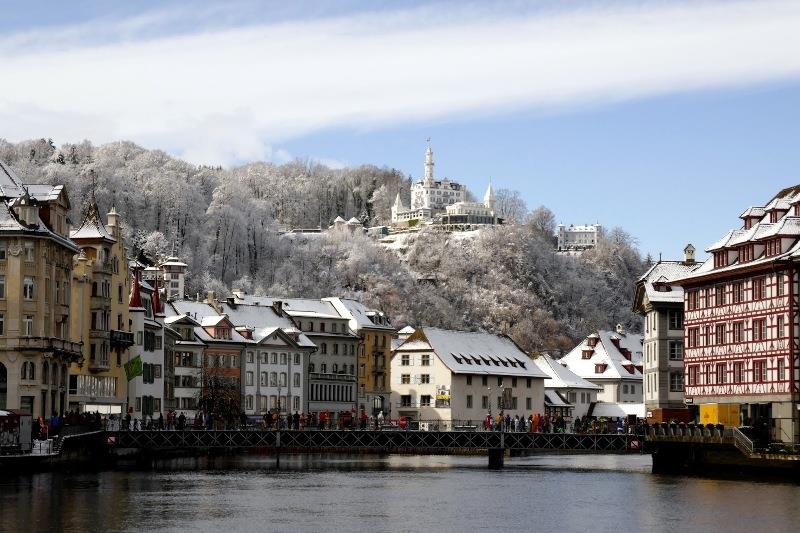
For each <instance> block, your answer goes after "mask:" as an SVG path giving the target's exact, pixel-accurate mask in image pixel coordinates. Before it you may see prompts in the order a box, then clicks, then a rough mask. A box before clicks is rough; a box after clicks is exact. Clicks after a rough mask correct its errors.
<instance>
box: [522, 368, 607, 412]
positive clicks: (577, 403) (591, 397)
mask: <svg viewBox="0 0 800 533" xmlns="http://www.w3.org/2000/svg"><path fill="white" fill-rule="evenodd" d="M533 362H534V363H535V364H536V366H538V367H539V370H541V371H542V372H544V373H545V374H547V376H548V377H547V379H545V380H544V393H545V400H544V401H545V414H547V415H550V416H551V417H552V416H558V415H560V416H563V417H564V418H565V419H566V420H568V421H569V420H574V419H576V418H583V417H585V416H586V415H587V414H589V410H590V408H591V406H592V404H594V403H595V402H597V393H598V392H599V391H600V390H602V387H600V386H599V385H595V384H594V383H592V382H591V381H587V380H585V379H583V378H582V377H580V376H579V375H577V374H576V373H574V372H572V371H571V370H570V369H569V368H567V367H566V365H564V364H562V363H560V362H558V361H556V360H555V359H553V358H552V357H550V356H549V355H547V354H542V355H540V356H538V357H536V358H535V359H534V360H533Z"/></svg>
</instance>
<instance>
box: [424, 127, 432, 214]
mask: <svg viewBox="0 0 800 533" xmlns="http://www.w3.org/2000/svg"><path fill="white" fill-rule="evenodd" d="M422 184H423V186H424V187H433V150H431V140H430V139H428V149H427V150H425V178H424V179H423V180H422ZM425 207H430V206H428V205H426V206H425Z"/></svg>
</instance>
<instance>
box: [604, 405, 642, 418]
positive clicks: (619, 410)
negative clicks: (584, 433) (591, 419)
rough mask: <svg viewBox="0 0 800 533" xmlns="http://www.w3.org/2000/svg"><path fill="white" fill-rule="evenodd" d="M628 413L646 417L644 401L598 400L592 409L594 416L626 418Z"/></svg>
mask: <svg viewBox="0 0 800 533" xmlns="http://www.w3.org/2000/svg"><path fill="white" fill-rule="evenodd" d="M628 415H636V417H637V418H644V417H645V408H644V404H643V403H611V402H597V403H596V404H595V406H594V409H593V410H592V416H596V417H598V418H599V417H601V416H602V417H605V418H626V417H627V416H628Z"/></svg>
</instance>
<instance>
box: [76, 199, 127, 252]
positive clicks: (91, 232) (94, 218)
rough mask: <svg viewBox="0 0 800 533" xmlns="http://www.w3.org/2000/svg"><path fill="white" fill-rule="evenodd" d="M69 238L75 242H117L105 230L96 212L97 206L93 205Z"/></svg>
mask: <svg viewBox="0 0 800 533" xmlns="http://www.w3.org/2000/svg"><path fill="white" fill-rule="evenodd" d="M69 236H70V238H71V239H72V240H75V241H80V240H94V239H99V240H102V241H105V242H109V243H113V242H117V239H115V238H114V237H112V236H111V234H110V233H109V232H108V230H106V227H105V225H104V224H103V222H102V221H101V220H100V214H99V213H98V211H97V205H93V206H91V207H90V208H89V211H88V212H87V213H86V216H85V217H84V218H83V223H81V227H79V228H78V229H76V230H73V231H71V232H70V234H69Z"/></svg>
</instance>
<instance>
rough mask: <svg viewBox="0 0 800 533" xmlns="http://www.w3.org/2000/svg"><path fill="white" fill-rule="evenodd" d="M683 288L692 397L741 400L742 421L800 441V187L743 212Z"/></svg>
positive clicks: (687, 380) (689, 397)
mask: <svg viewBox="0 0 800 533" xmlns="http://www.w3.org/2000/svg"><path fill="white" fill-rule="evenodd" d="M740 218H742V220H743V221H744V223H743V225H742V227H741V228H740V229H736V230H732V231H730V232H728V234H726V235H725V237H723V238H722V239H721V240H720V241H718V242H717V243H715V244H714V245H712V246H711V247H710V248H708V250H707V251H708V252H709V253H710V254H711V257H710V258H709V259H708V260H706V262H705V263H703V264H702V265H701V266H699V267H698V268H697V269H695V270H694V271H693V272H692V273H691V274H690V275H688V276H686V277H684V278H683V279H682V280H680V281H679V282H678V283H680V284H681V285H682V286H683V288H684V337H685V338H684V343H685V349H684V373H685V385H684V394H685V396H686V398H687V402H690V403H693V404H704V403H728V404H731V403H736V404H740V406H741V411H740V412H741V417H742V420H741V421H742V423H743V424H745V425H754V426H758V427H761V428H762V429H764V430H765V431H766V430H769V433H770V438H771V439H772V440H776V441H784V442H800V428H799V427H798V410H797V406H798V383H800V344H798V336H799V335H800V328H798V318H799V317H800V313H798V308H799V307H800V300H799V299H798V296H799V292H800V291H798V272H797V261H800V186H799V187H793V188H790V189H786V190H783V191H781V192H780V193H778V195H777V196H776V197H775V198H773V199H772V200H771V201H770V202H769V203H768V204H767V205H766V206H764V207H752V208H750V209H748V210H747V211H745V212H744V213H743V214H742V215H741V217H740Z"/></svg>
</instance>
